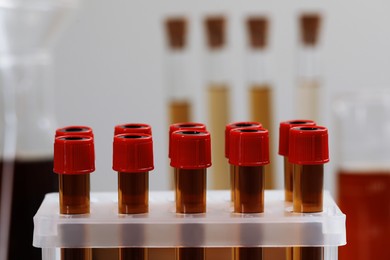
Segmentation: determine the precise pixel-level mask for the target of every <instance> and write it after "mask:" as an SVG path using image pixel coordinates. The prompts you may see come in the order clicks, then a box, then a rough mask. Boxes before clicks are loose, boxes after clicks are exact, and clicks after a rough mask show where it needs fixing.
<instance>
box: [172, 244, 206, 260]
mask: <svg viewBox="0 0 390 260" xmlns="http://www.w3.org/2000/svg"><path fill="white" fill-rule="evenodd" d="M205 256H206V254H205V249H204V248H194V247H186V248H178V249H177V250H176V259H178V260H204V259H205Z"/></svg>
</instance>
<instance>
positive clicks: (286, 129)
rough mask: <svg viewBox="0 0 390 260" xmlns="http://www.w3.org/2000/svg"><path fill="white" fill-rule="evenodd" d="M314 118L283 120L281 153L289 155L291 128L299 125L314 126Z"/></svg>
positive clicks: (280, 134)
mask: <svg viewBox="0 0 390 260" xmlns="http://www.w3.org/2000/svg"><path fill="white" fill-rule="evenodd" d="M314 125H316V123H315V122H314V121H313V120H306V119H297V120H290V121H284V122H281V123H280V125H279V154H280V155H282V156H288V146H289V134H290V128H292V127H297V126H314Z"/></svg>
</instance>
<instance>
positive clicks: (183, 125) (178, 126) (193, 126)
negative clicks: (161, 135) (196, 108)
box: [168, 122, 206, 158]
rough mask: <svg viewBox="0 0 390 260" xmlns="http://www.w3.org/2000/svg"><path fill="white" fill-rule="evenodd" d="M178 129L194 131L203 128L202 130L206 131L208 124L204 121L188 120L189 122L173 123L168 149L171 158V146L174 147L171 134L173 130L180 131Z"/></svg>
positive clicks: (170, 129) (170, 128)
mask: <svg viewBox="0 0 390 260" xmlns="http://www.w3.org/2000/svg"><path fill="white" fill-rule="evenodd" d="M178 130H194V131H198V130H202V131H206V125H205V124H202V123H195V122H188V123H176V124H172V125H170V126H169V137H168V138H169V147H168V149H169V151H168V158H171V153H172V152H171V148H172V144H171V141H172V139H171V135H172V133H173V132H175V131H178Z"/></svg>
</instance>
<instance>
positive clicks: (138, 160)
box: [112, 133, 154, 172]
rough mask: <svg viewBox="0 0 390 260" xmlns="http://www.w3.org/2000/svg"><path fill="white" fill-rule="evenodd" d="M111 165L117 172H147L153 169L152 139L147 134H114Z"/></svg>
mask: <svg viewBox="0 0 390 260" xmlns="http://www.w3.org/2000/svg"><path fill="white" fill-rule="evenodd" d="M112 161H113V165H112V168H113V169H114V171H117V172H148V171H151V170H153V169H154V164H153V140H152V136H151V135H149V134H142V133H134V134H133V133H126V134H120V135H116V136H115V137H114V143H113V160H112Z"/></svg>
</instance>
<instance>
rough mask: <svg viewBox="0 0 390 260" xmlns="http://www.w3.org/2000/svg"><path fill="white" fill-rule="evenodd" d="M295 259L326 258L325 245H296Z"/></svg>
mask: <svg viewBox="0 0 390 260" xmlns="http://www.w3.org/2000/svg"><path fill="white" fill-rule="evenodd" d="M293 257H294V258H293V259H294V260H297V259H299V260H324V248H323V247H294V248H293Z"/></svg>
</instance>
